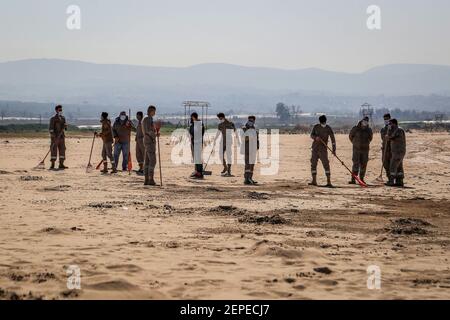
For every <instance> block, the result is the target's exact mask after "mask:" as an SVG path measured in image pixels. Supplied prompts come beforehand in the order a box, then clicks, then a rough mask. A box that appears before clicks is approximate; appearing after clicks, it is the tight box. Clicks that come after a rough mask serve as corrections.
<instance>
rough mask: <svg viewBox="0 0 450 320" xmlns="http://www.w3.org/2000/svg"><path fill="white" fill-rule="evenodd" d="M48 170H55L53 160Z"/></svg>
mask: <svg viewBox="0 0 450 320" xmlns="http://www.w3.org/2000/svg"><path fill="white" fill-rule="evenodd" d="M50 170H55V160H52V164H51V165H50Z"/></svg>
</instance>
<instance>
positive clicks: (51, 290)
mask: <svg viewBox="0 0 450 320" xmlns="http://www.w3.org/2000/svg"><path fill="white" fill-rule="evenodd" d="M449 138H450V136H449V135H448V134H443V133H442V134H419V133H413V134H408V143H409V145H408V155H407V159H406V162H405V167H406V179H405V180H406V183H407V185H408V186H410V187H411V188H407V189H392V188H384V187H373V188H369V189H361V188H359V187H357V186H349V185H347V181H348V175H347V174H346V172H345V170H344V169H343V168H341V166H340V164H339V163H338V162H337V161H336V160H333V161H332V173H333V180H334V183H335V184H336V186H337V188H335V189H326V188H314V187H309V186H307V182H308V180H309V178H310V177H309V176H310V169H309V166H310V164H309V158H310V149H309V146H310V140H309V137H308V136H306V135H291V136H288V135H286V136H282V137H281V168H280V174H279V175H278V176H267V177H262V176H258V175H257V180H259V181H260V183H261V185H260V186H257V187H253V186H252V187H244V186H243V185H242V180H243V178H242V171H243V168H242V166H235V167H234V173H235V174H236V177H235V178H221V177H220V176H219V172H220V170H221V167H220V166H213V167H212V170H213V172H214V175H213V176H212V177H207V179H206V180H205V181H201V182H192V181H189V179H187V176H188V175H189V174H190V173H191V171H192V166H187V165H184V166H175V165H173V164H171V163H170V162H169V160H168V159H169V155H170V150H171V147H170V145H168V142H169V137H163V138H162V141H163V143H162V151H163V152H162V157H163V171H164V176H165V185H164V187H163V188H159V187H154V188H146V187H144V186H143V184H142V180H143V178H142V177H138V176H136V175H132V176H129V175H128V174H125V173H120V174H118V175H117V176H110V175H108V176H102V175H100V174H99V172H91V173H89V174H86V173H85V165H86V163H87V159H88V153H89V149H90V143H91V140H90V138H87V137H86V138H69V139H68V140H67V145H68V160H67V163H66V164H67V165H68V166H69V167H70V169H69V170H67V171H58V172H52V171H48V170H41V171H36V170H32V168H33V167H34V166H35V165H36V164H37V163H38V162H39V161H40V157H42V155H43V153H45V151H46V148H47V147H48V140H47V139H19V138H2V139H0V145H1V148H2V157H1V159H0V170H2V171H1V174H0V190H1V192H0V200H1V202H0V203H1V204H0V226H1V233H0V298H2V299H10V298H24V299H32V298H44V299H66V298H78V299H103V298H113V299H131V298H132V299H266V298H267V299H341V298H343V299H349V298H351V299H438V298H444V299H448V298H450V267H449V266H450V265H449V259H450V254H449V242H450V239H449V235H450V233H449V231H450V224H449V222H450V200H449V193H450V139H449ZM6 140H9V142H8V143H6ZM97 142H98V141H97ZM379 145H380V142H379V139H378V138H377V139H376V141H374V142H373V147H372V151H371V162H370V163H369V172H370V174H369V176H368V177H367V181H373V180H374V179H375V178H376V177H377V176H378V174H379V170H380V161H379V158H380V157H381V156H380V151H379ZM99 153H100V146H99V143H98V144H97V146H96V147H95V156H94V161H93V162H95V163H96V162H98V160H99ZM338 154H339V155H342V157H343V158H344V159H345V161H347V162H348V163H350V161H349V159H350V157H351V146H350V144H349V142H348V139H347V137H346V136H344V135H340V136H338ZM48 165H49V164H48V162H47V163H46V166H47V167H48ZM320 174H321V175H320V176H319V177H320V179H321V183H324V177H323V171H322V170H321V171H320ZM401 219H403V220H401ZM414 219H416V220H414ZM69 265H78V266H79V267H80V269H81V290H79V291H77V290H68V289H67V287H66V280H67V275H66V268H67V267H68V266H69ZM369 265H378V266H379V267H380V268H381V272H382V282H381V290H368V289H367V284H366V283H367V272H366V269H367V267H368V266H369ZM318 268H328V269H329V271H331V273H329V272H325V273H323V272H320V271H323V270H321V269H318ZM328 269H325V271H328Z"/></svg>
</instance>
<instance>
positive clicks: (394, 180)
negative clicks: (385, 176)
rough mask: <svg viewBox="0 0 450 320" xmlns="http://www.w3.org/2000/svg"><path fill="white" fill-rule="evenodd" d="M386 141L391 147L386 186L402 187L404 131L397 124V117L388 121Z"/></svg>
mask: <svg viewBox="0 0 450 320" xmlns="http://www.w3.org/2000/svg"><path fill="white" fill-rule="evenodd" d="M387 139H388V143H389V145H390V148H391V161H390V167H389V174H390V176H389V181H388V182H387V183H386V185H387V186H396V187H403V186H404V182H403V179H404V177H405V173H404V171H403V159H404V158H405V155H406V133H405V130H403V129H402V128H400V127H399V126H398V121H397V119H391V120H390V121H389V130H388V135H387Z"/></svg>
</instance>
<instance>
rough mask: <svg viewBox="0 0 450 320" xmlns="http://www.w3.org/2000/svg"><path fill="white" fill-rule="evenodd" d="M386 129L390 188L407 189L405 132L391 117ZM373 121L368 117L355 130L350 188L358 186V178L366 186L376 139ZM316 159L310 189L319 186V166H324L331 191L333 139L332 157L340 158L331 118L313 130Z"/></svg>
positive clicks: (351, 136)
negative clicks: (329, 155) (330, 153)
mask: <svg viewBox="0 0 450 320" xmlns="http://www.w3.org/2000/svg"><path fill="white" fill-rule="evenodd" d="M383 118H384V127H383V128H382V129H381V131H380V135H381V141H382V146H381V150H382V163H383V167H384V169H385V172H386V176H387V178H388V181H387V182H386V186H390V187H394V186H396V187H403V186H404V182H403V178H404V171H403V159H404V157H405V155H406V135H405V131H404V130H403V129H402V128H401V127H399V126H398V121H397V119H392V118H391V115H390V114H385V115H384V116H383ZM369 120H370V119H369V117H364V118H363V119H362V120H361V121H359V122H358V124H357V125H356V126H354V127H353V128H352V129H351V131H350V134H349V140H350V142H351V143H352V145H353V155H352V162H353V166H352V178H351V180H350V181H349V184H356V179H355V177H359V179H360V180H361V181H362V182H364V183H365V177H366V171H367V164H368V162H369V151H370V143H371V142H372V139H373V131H372V129H371V128H370V125H369ZM311 139H312V140H313V144H312V156H311V174H312V181H311V183H310V185H313V186H317V163H318V160H319V159H320V161H321V162H322V165H323V168H324V170H325V175H326V177H327V184H326V186H327V187H332V186H333V185H332V183H331V171H330V161H329V159H328V147H327V145H328V140H329V139H331V143H332V149H331V150H332V153H333V154H334V155H336V139H335V136H334V133H333V130H332V129H331V127H330V126H329V125H328V124H327V117H326V116H325V115H322V116H320V117H319V124H317V125H315V126H314V127H313V130H312V132H311Z"/></svg>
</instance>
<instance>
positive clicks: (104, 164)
mask: <svg viewBox="0 0 450 320" xmlns="http://www.w3.org/2000/svg"><path fill="white" fill-rule="evenodd" d="M102 173H103V174H107V173H108V162H106V161H105V162H103V170H102Z"/></svg>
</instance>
